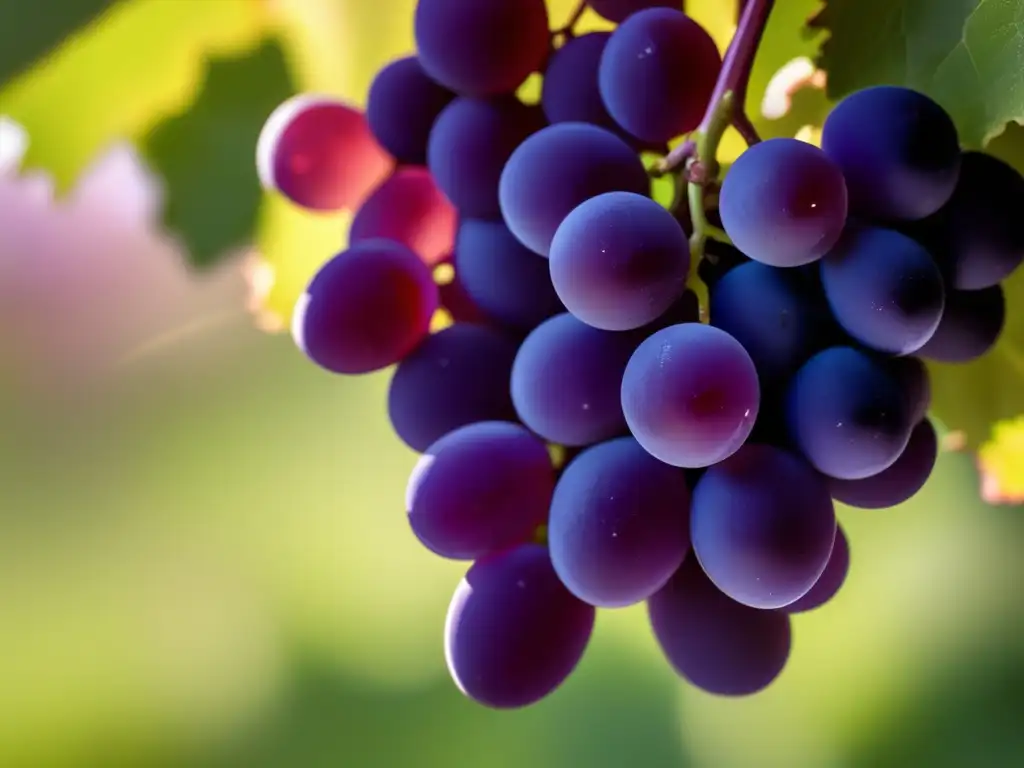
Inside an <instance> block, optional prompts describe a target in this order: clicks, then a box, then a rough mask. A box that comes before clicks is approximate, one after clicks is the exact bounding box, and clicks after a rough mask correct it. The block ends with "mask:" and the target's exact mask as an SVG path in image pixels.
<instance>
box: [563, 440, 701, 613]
mask: <svg viewBox="0 0 1024 768" xmlns="http://www.w3.org/2000/svg"><path fill="white" fill-rule="evenodd" d="M689 511H690V490H689V488H687V486H686V477H685V475H684V474H683V473H682V472H681V471H680V470H678V469H676V468H675V467H670V466H669V465H668V464H663V463H662V462H660V461H658V460H657V459H655V458H654V457H652V456H651V455H650V454H649V453H647V451H645V450H644V449H643V448H641V447H640V444H639V443H637V441H636V440H634V439H633V438H631V437H622V438H619V439H617V440H612V441H610V442H607V443H601V444H599V445H595V446H594V447H592V448H588V449H587V450H585V451H584V452H583V453H581V454H580V455H579V456H578V457H577V458H576V459H575V460H574V461H573V462H572V464H570V465H569V466H568V467H567V468H566V469H565V471H564V472H563V473H562V476H561V477H560V478H559V480H558V485H557V486H555V495H554V498H553V500H552V502H551V517H550V520H549V522H548V545H549V547H550V548H551V561H552V563H554V566H555V571H556V572H557V573H558V576H559V578H560V579H561V580H562V582H563V583H564V584H565V586H566V587H568V589H569V591H570V592H572V593H573V594H574V595H576V597H578V598H579V599H580V600H583V601H584V602H586V603H590V604H591V605H595V606H598V607H603V608H620V607H624V606H627V605H633V604H634V603H639V602H641V601H643V600H646V599H647V598H649V597H650V596H651V595H653V594H654V593H655V592H657V591H658V590H659V589H660V588H661V587H662V586H663V585H664V584H665V582H666V581H668V580H669V578H670V577H671V576H672V574H673V573H675V571H676V569H677V568H679V566H680V564H681V563H682V562H683V558H684V557H686V553H687V550H689V548H690V536H689V532H688V529H687V528H688V521H689V520H688V518H689Z"/></svg>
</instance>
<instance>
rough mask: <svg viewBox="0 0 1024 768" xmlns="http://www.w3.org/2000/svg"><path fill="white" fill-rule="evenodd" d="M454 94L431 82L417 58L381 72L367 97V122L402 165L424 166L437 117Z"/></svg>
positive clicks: (408, 58)
mask: <svg viewBox="0 0 1024 768" xmlns="http://www.w3.org/2000/svg"><path fill="white" fill-rule="evenodd" d="M454 98H455V94H454V93H452V92H451V91H449V90H448V89H447V88H445V87H444V86H443V85H438V84H437V83H435V82H434V81H433V80H431V79H430V78H429V77H428V76H427V73H426V72H424V71H423V67H422V66H420V62H419V59H417V58H416V57H415V56H406V57H405V58H402V59H396V60H395V61H392V62H391V63H390V64H388V65H387V66H385V67H384V68H383V69H381V70H380V71H379V72H378V73H377V76H376V77H374V79H373V82H372V83H371V84H370V92H369V94H368V95H367V97H366V120H367V122H368V123H369V126H370V130H371V131H372V132H373V135H374V136H375V137H376V139H377V141H378V142H380V145H381V146H382V147H384V149H386V150H387V151H388V152H390V153H391V154H392V155H393V156H394V157H395V159H396V160H398V162H400V163H405V164H408V165H425V164H426V162H427V140H428V139H429V137H430V129H431V128H432V127H433V125H434V121H435V120H437V116H438V115H440V114H441V111H442V110H443V109H444V108H445V107H446V106H448V104H449V102H451V100H452V99H454Z"/></svg>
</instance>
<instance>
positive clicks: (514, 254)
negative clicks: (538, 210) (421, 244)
mask: <svg viewBox="0 0 1024 768" xmlns="http://www.w3.org/2000/svg"><path fill="white" fill-rule="evenodd" d="M455 271H456V274H457V275H458V276H459V279H460V280H461V281H462V286H463V288H464V289H465V291H466V293H467V294H468V295H469V297H470V298H471V299H472V300H473V302H474V303H475V304H476V305H477V306H478V307H480V308H481V309H482V310H483V311H484V312H485V313H486V314H487V315H488V316H490V317H492V318H494V319H495V320H498V321H499V322H501V323H504V324H506V325H508V326H510V327H513V328H519V329H523V330H530V329H532V328H535V327H536V326H537V325H539V324H540V323H542V322H544V321H545V320H546V319H548V318H549V317H551V316H553V315H556V314H558V313H559V312H563V311H565V307H563V306H562V302H561V301H559V300H558V294H556V293H555V288H554V286H553V285H552V284H551V275H550V272H549V270H548V262H547V261H545V260H544V259H543V258H542V257H540V256H538V255H537V254H536V253H534V252H533V251H531V250H529V249H527V248H526V247H524V246H523V244H522V243H520V242H519V241H518V240H516V239H515V237H514V236H513V235H512V233H511V232H509V231H508V227H506V226H505V225H504V224H502V223H501V222H500V221H480V220H475V219H468V220H464V221H463V222H462V224H461V225H460V226H459V234H458V237H457V238H456V242H455Z"/></svg>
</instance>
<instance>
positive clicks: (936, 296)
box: [821, 226, 946, 355]
mask: <svg viewBox="0 0 1024 768" xmlns="http://www.w3.org/2000/svg"><path fill="white" fill-rule="evenodd" d="M821 282H822V285H823V286H824V288H825V296H826V298H827V299H828V303H829V306H831V307H832V313H833V314H834V315H835V318H836V320H838V321H839V325H841V326H842V327H843V330H845V331H846V332H847V333H848V334H850V336H852V337H853V338H854V339H856V340H857V341H859V342H860V343H861V344H864V345H865V346H867V347H871V348H872V349H876V350H878V351H880V352H887V353H889V354H894V355H909V354H911V353H913V352H916V351H917V350H918V349H920V348H921V347H922V346H924V344H925V343H926V342H927V341H928V339H930V338H931V337H932V334H933V333H935V329H936V328H938V326H939V320H940V318H941V317H942V308H943V306H944V305H945V301H946V290H945V287H944V286H943V282H942V273H941V272H940V271H939V268H938V266H937V265H936V263H935V260H934V259H933V258H932V256H931V254H929V253H928V251H926V250H925V249H924V248H922V247H921V246H920V245H918V243H917V242H915V241H914V240H912V239H911V238H909V237H907V236H906V235H902V234H900V233H899V232H896V231H895V230H891V229H882V228H880V227H860V226H853V227H851V228H849V229H848V230H847V231H846V232H845V233H844V234H843V237H842V239H841V240H840V241H839V243H838V244H837V245H836V247H835V248H833V249H832V250H831V251H829V253H828V255H827V256H825V258H824V259H822V262H821Z"/></svg>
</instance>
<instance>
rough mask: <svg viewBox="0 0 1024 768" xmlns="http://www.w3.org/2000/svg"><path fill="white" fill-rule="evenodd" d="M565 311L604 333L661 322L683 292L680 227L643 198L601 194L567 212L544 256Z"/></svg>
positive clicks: (686, 266) (685, 255)
mask: <svg viewBox="0 0 1024 768" xmlns="http://www.w3.org/2000/svg"><path fill="white" fill-rule="evenodd" d="M548 258H549V260H550V263H551V280H552V282H553V283H554V286H555V291H556V292H557V294H558V296H559V298H560V299H561V300H562V302H563V303H564V304H565V306H566V307H567V308H568V310H569V311H570V312H572V313H573V314H574V315H575V316H576V317H578V318H579V319H580V320H582V321H583V322H585V323H587V324H588V325H592V326H594V327H595V328H600V329H601V330H605V331H629V330H633V329H635V328H640V327H641V326H644V325H647V324H648V323H651V322H653V321H654V320H656V319H657V318H658V317H660V316H661V315H662V314H663V313H664V312H666V311H667V310H668V308H669V307H670V306H672V304H673V303H674V302H675V301H676V300H677V299H678V298H679V297H680V296H682V295H683V291H684V290H686V277H687V275H688V273H689V270H690V248H689V243H688V242H687V239H686V235H685V234H684V233H683V229H682V227H680V226H679V222H678V221H676V219H675V217H673V216H672V214H671V213H669V212H668V211H667V210H665V209H664V208H663V207H662V206H660V205H659V204H658V203H656V202H654V201H653V200H651V199H650V198H649V197H644V196H643V195H637V194H634V193H632V192H607V193H605V194H603V195H598V196H597V197H592V198H590V199H589V200H586V201H584V202H583V203H581V204H580V205H579V206H577V207H576V208H574V209H573V210H572V212H571V213H570V214H569V215H568V216H566V217H565V220H564V221H563V222H562V223H561V224H560V225H559V227H558V229H557V230H556V231H555V236H554V239H553V240H552V241H551V250H550V253H549V255H548Z"/></svg>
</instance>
